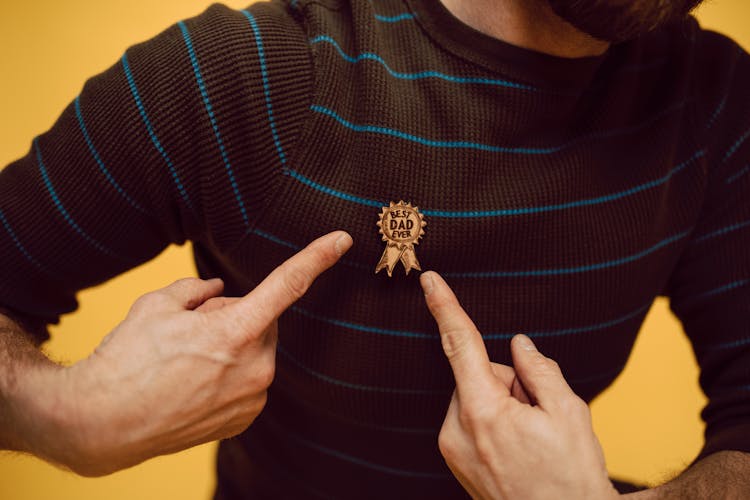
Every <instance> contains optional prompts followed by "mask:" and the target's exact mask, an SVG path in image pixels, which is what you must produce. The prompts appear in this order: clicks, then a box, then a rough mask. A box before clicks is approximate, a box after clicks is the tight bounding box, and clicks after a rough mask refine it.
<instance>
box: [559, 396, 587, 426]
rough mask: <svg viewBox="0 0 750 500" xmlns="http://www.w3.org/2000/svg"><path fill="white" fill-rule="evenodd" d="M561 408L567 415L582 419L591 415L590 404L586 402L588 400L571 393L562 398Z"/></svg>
mask: <svg viewBox="0 0 750 500" xmlns="http://www.w3.org/2000/svg"><path fill="white" fill-rule="evenodd" d="M559 406H560V409H561V410H562V411H563V412H564V413H565V415H567V416H569V417H571V418H574V419H577V420H580V419H588V418H589V415H590V410H589V405H587V404H586V402H585V401H584V400H583V399H581V398H579V397H578V396H576V395H575V394H571V395H570V396H569V397H565V398H562V399H561V400H560V402H559Z"/></svg>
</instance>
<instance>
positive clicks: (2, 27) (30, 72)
mask: <svg viewBox="0 0 750 500" xmlns="http://www.w3.org/2000/svg"><path fill="white" fill-rule="evenodd" d="M249 1H250V0H247V2H249ZM467 1H468V0H467ZM225 3H226V4H227V5H229V6H230V7H233V8H244V7H245V6H246V1H242V0H229V1H226V2H225ZM209 4H210V2H209V1H207V0H179V1H178V0H160V1H158V2H154V1H152V0H106V1H103V2H100V1H94V0H65V1H54V2H53V1H50V0H37V1H32V0H29V1H28V2H11V1H10V0H2V1H1V2H0V110H1V111H0V113H1V114H0V166H2V165H6V164H7V163H9V162H10V161H12V160H14V159H16V158H18V157H20V156H22V155H24V154H25V153H26V151H27V149H28V147H29V145H30V141H31V139H32V138H33V137H34V136H35V135H37V134H39V133H40V132H43V131H44V130H46V129H47V128H49V127H50V126H51V125H52V123H53V122H54V120H55V119H56V118H57V116H58V115H59V113H60V112H61V111H62V109H63V108H64V106H65V105H67V104H68V103H69V102H70V101H71V100H72V99H73V98H74V97H75V96H76V95H77V93H78V92H79V91H80V89H81V86H82V84H83V82H84V81H85V80H86V78H88V77H89V76H92V75H94V74H96V73H98V72H100V71H102V70H104V69H106V68H107V67H109V66H110V65H111V64H113V63H114V62H115V61H117V59H118V58H119V57H120V55H121V54H122V52H123V51H124V50H125V48H127V47H128V46H130V45H132V44H134V43H136V42H139V41H142V40H145V39H147V38H150V37H151V36H153V35H155V34H156V33H158V32H160V31H162V30H163V29H164V28H166V27H167V26H169V25H170V24H172V23H174V22H176V21H177V20H179V19H183V18H185V17H189V16H192V15H195V14H197V13H199V12H201V11H202V10H203V9H205V8H206V7H207V6H208V5H209ZM698 17H699V19H700V20H701V23H702V24H703V25H704V26H707V27H710V28H712V29H716V30H718V31H722V32H724V33H726V34H728V35H730V36H732V37H733V38H734V39H735V40H737V41H739V42H740V43H742V44H743V46H744V47H745V48H746V49H750V30H748V28H747V22H748V21H750V4H749V3H748V2H747V0H715V1H712V2H709V3H708V4H706V5H704V6H702V7H701V8H700V11H699V13H698ZM194 272H195V271H194V268H193V265H192V262H191V260H190V249H189V246H187V245H186V246H184V247H181V248H177V247H173V248H170V249H168V250H167V251H166V252H165V253H164V254H162V255H161V256H159V257H158V258H157V259H155V260H154V261H152V262H150V263H148V264H146V265H144V266H142V267H140V268H138V269H136V270H133V271H131V272H129V273H127V274H125V275H123V276H120V277H118V278H117V279H115V280H112V281H111V282H109V283H107V284H106V285H104V286H101V287H98V288H96V289H92V290H87V291H85V292H82V293H81V294H80V303H81V309H80V311H79V312H77V313H76V314H73V315H71V316H68V317H65V318H64V319H63V321H62V323H61V325H60V326H59V327H56V328H53V330H52V334H53V340H52V342H50V343H49V344H48V346H47V349H48V352H49V353H51V355H52V356H53V357H54V358H56V359H58V360H64V361H66V362H74V361H76V360H78V359H81V358H83V357H85V356H86V355H87V354H88V353H89V352H91V351H92V350H93V348H94V346H95V345H96V344H97V343H98V342H99V340H100V339H101V337H103V336H104V335H105V334H106V333H107V332H109V331H110V330H111V329H112V328H113V327H114V326H115V325H116V324H117V323H118V322H120V321H121V320H122V318H123V317H124V316H125V314H126V312H127V309H128V307H129V305H130V304H131V303H132V302H133V301H134V300H135V298H136V297H137V296H139V295H141V294H143V293H145V292H146V291H149V290H153V289H156V288H159V287H162V286H164V285H166V284H168V283H170V282H171V281H173V280H175V279H177V278H179V277H182V276H185V275H192V274H194ZM0 279H1V278H0ZM697 376H698V372H697V369H696V367H695V362H694V358H693V355H692V352H691V350H690V347H689V345H688V344H687V342H686V340H685V338H684V336H683V334H682V330H681V328H680V325H679V323H677V322H676V320H675V319H674V318H673V317H672V316H671V314H670V313H669V311H668V309H667V302H666V300H664V299H659V300H657V302H656V303H655V304H654V307H653V308H652V309H651V311H650V313H649V315H648V317H647V319H646V323H645V325H644V327H643V329H642V331H641V334H640V336H639V338H638V341H637V343H636V347H635V351H634V353H633V355H632V356H631V359H630V361H629V363H628V366H627V367H626V369H625V372H624V373H623V374H622V375H621V376H620V378H619V379H618V380H617V381H616V382H615V384H614V385H613V386H612V387H611V388H610V389H608V390H607V391H606V392H605V393H604V394H602V395H601V396H600V397H599V398H597V400H596V401H594V403H593V404H592V410H593V415H594V424H595V428H596V432H597V435H598V436H599V438H600V439H601V441H602V445H603V447H604V450H605V454H606V458H607V464H608V466H609V469H610V471H611V473H612V474H614V475H616V476H620V477H625V478H630V479H633V480H636V481H642V482H649V483H653V482H660V481H662V480H664V479H665V478H668V477H670V476H672V475H674V474H675V473H676V472H678V471H679V470H681V469H682V468H684V466H685V465H687V464H688V463H689V462H690V461H691V460H692V458H693V457H694V456H695V454H696V453H697V452H698V450H699V449H700V447H701V444H702V440H703V437H702V432H703V426H702V423H701V421H700V418H699V415H698V413H699V411H700V408H701V407H702V406H703V404H704V398H703V395H702V393H701V392H700V389H699V388H698V385H697ZM214 453H215V445H214V444H208V445H204V446H200V447H197V448H194V449H192V450H189V451H186V452H183V453H179V454H177V455H172V456H168V457H160V458H157V459H154V460H150V461H148V462H147V463H145V464H142V465H140V466H137V467H134V468H132V469H129V470H126V471H122V472H119V473H116V474H113V475H111V476H108V477H105V478H97V479H85V478H80V477H77V476H75V475H72V474H70V473H67V472H64V471H61V470H58V469H56V468H54V467H52V466H50V465H47V464H45V463H43V462H41V461H39V460H36V459H34V458H31V457H27V456H22V455H19V454H11V453H7V452H0V498H3V499H6V498H7V499H18V500H22V499H39V498H56V499H57V498H71V499H72V498H76V499H86V498H111V499H120V498H122V499H128V500H130V499H133V498H139V499H151V498H153V499H164V498H180V499H186V500H189V499H205V498H208V497H209V496H210V493H211V491H212V488H213V484H214V477H213V459H214Z"/></svg>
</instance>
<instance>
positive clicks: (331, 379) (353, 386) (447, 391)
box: [276, 304, 650, 434]
mask: <svg viewBox="0 0 750 500" xmlns="http://www.w3.org/2000/svg"><path fill="white" fill-rule="evenodd" d="M649 305H650V304H649ZM642 311H643V310H642V309H641V310H639V311H638V312H639V313H641V312H642ZM611 323H612V324H614V322H611ZM514 335H515V334H509V335H508V337H507V338H508V339H510V338H511V337H513V336H514ZM536 336H537V337H540V336H543V335H536ZM484 338H485V339H486V338H487V337H486V336H485V337H484ZM276 349H277V351H278V352H279V353H280V354H281V355H283V356H284V357H285V358H286V359H288V360H289V361H291V362H292V364H294V365H295V366H296V367H297V368H299V369H300V370H302V371H304V372H305V373H307V374H309V375H312V376H313V377H315V378H317V379H319V380H322V381H323V382H326V383H328V384H331V385H336V386H339V387H346V388H347V389H353V390H357V391H363V392H381V393H385V394H410V395H442V396H448V395H449V394H450V393H451V392H452V391H453V386H451V387H448V388H445V389H407V388H402V387H383V386H370V385H362V384H355V383H353V382H347V381H345V380H340V379H337V378H334V377H331V376H329V375H325V374H323V373H320V372H318V371H316V370H313V369H312V368H310V367H309V366H307V365H305V364H303V363H302V362H301V361H300V360H298V359H297V358H295V357H294V356H293V355H292V354H291V353H290V352H289V351H287V350H286V349H284V348H283V347H282V346H281V344H280V343H277V344H276ZM623 368H624V365H622V366H618V367H617V368H614V369H609V370H607V371H606V372H603V373H598V374H595V375H591V376H588V377H583V378H579V379H574V378H567V377H566V380H567V381H568V382H569V383H571V384H586V383H590V382H596V381H598V380H601V379H603V378H607V377H610V376H612V375H613V374H615V373H619V372H621V371H622V369H623ZM358 423H360V422H358ZM360 424H361V423H360ZM361 425H364V424H361ZM368 427H371V426H370V425H368ZM382 430H388V431H393V432H410V433H418V434H429V433H432V432H435V431H436V430H435V429H424V428H393V427H384V428H382Z"/></svg>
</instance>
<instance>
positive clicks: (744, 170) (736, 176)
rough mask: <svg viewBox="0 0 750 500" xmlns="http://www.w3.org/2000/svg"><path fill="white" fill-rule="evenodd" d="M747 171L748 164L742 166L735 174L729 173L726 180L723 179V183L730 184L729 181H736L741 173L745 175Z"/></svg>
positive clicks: (748, 170)
mask: <svg viewBox="0 0 750 500" xmlns="http://www.w3.org/2000/svg"><path fill="white" fill-rule="evenodd" d="M748 172H750V165H746V166H745V168H743V169H742V170H740V171H739V172H737V173H736V174H734V175H730V176H729V177H727V180H725V181H724V183H726V184H731V183H733V182H734V181H736V180H737V179H739V178H740V177H742V176H743V175H745V174H746V173H748Z"/></svg>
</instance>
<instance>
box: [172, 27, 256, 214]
mask: <svg viewBox="0 0 750 500" xmlns="http://www.w3.org/2000/svg"><path fill="white" fill-rule="evenodd" d="M177 24H178V25H179V26H180V30H181V31H182V37H183V39H184V40H185V45H186V47H187V51H188V54H189V55H190V62H191V63H192V65H193V72H194V73H195V80H196V82H197V83H198V88H199V89H200V93H201V96H202V97H203V105H204V106H205V108H206V113H208V118H209V120H210V121H211V126H212V127H213V130H214V135H215V136H216V142H217V144H218V145H219V151H220V152H221V159H222V161H223V162H224V168H225V169H226V171H227V175H228V176H229V182H230V183H231V185H232V190H233V191H234V196H235V198H236V199H237V205H238V206H239V208H240V212H241V213H242V220H243V221H244V223H245V226H249V225H250V221H249V220H248V217H247V211H246V210H245V204H244V202H243V201H242V195H241V194H240V188H239V186H238V184H237V181H236V180H235V178H234V172H233V170H232V165H231V164H230V162H229V156H228V154H227V151H226V149H225V148H224V141H223V140H222V139H221V134H220V133H219V125H218V123H217V121H216V116H215V115H214V111H213V108H212V106H211V101H210V100H209V99H208V91H207V90H206V85H205V83H204V82H203V76H202V75H201V70H200V66H199V65H198V57H197V56H196V54H195V49H194V48H193V42H192V40H191V39H190V33H189V32H188V29H187V26H185V23H184V21H180V22H179V23H177Z"/></svg>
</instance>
